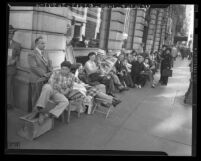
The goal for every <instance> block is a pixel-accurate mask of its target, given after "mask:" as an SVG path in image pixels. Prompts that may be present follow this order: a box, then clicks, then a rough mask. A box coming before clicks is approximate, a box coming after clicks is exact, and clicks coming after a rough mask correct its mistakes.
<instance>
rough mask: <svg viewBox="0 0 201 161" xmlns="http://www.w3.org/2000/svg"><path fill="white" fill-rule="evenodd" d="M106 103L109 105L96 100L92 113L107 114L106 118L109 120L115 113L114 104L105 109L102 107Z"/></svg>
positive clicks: (98, 99) (99, 99)
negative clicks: (110, 115) (111, 114)
mask: <svg viewBox="0 0 201 161" xmlns="http://www.w3.org/2000/svg"><path fill="white" fill-rule="evenodd" d="M104 102H105V103H107V102H106V101H105V100H104V99H101V98H94V109H93V111H92V114H94V112H95V111H96V112H99V113H102V114H105V115H106V117H105V118H108V116H109V114H110V113H111V112H113V111H114V107H113V105H112V104H109V107H104V106H102V105H101V104H102V103H104Z"/></svg>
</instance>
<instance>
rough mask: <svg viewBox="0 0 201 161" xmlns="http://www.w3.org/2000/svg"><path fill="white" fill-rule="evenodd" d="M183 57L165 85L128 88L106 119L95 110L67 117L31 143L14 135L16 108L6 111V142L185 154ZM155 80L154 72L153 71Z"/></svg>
mask: <svg viewBox="0 0 201 161" xmlns="http://www.w3.org/2000/svg"><path fill="white" fill-rule="evenodd" d="M188 64H189V62H188V61H187V60H184V61H181V58H178V59H177V60H176V62H175V66H174V68H173V77H172V78H169V83H168V85H167V86H157V87H156V88H155V89H153V88H150V87H148V86H146V87H144V88H142V89H136V88H134V89H130V90H129V91H125V92H124V93H122V94H120V95H119V97H121V99H122V100H123V102H122V103H121V104H119V105H118V106H117V108H116V110H115V112H113V113H112V114H111V115H110V117H109V118H108V119H105V116H103V115H102V114H99V113H95V114H94V115H86V114H82V115H81V118H80V119H77V118H76V115H74V117H73V115H72V118H71V122H70V124H68V125H67V124H63V123H60V122H56V123H55V129H54V130H52V131H49V132H47V133H46V134H44V135H42V136H40V137H39V138H37V139H36V140H34V141H27V140H25V139H23V138H21V137H19V136H18V135H17V130H18V129H19V128H20V126H21V123H20V122H19V119H18V117H19V116H21V115H23V113H21V111H17V110H12V111H11V110H9V111H8V142H20V148H21V149H64V150H131V151H164V152H166V153H167V154H168V155H185V156H190V155H191V148H192V108H191V106H190V105H185V104H184V103H183V99H184V94H185V92H186V91H187V89H188V86H189V78H190V70H189V67H188ZM155 78H156V80H158V79H159V75H158V74H156V76H155Z"/></svg>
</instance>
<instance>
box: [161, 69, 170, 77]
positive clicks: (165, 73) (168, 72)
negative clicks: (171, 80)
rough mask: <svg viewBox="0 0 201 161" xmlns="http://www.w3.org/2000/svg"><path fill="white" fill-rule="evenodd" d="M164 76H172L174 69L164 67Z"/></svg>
mask: <svg viewBox="0 0 201 161" xmlns="http://www.w3.org/2000/svg"><path fill="white" fill-rule="evenodd" d="M162 76H163V77H172V70H171V69H163V72H162Z"/></svg>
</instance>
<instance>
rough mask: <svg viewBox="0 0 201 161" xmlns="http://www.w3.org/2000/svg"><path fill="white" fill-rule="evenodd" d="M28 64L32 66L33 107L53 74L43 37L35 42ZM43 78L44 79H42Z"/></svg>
mask: <svg viewBox="0 0 201 161" xmlns="http://www.w3.org/2000/svg"><path fill="white" fill-rule="evenodd" d="M28 63H29V66H30V81H31V88H32V94H31V95H32V107H33V106H34V105H35V102H36V101H37V99H38V97H39V95H40V89H41V88H42V86H43V84H44V83H46V81H48V79H49V77H50V75H51V74H52V70H53V67H52V62H51V60H50V59H49V56H48V53H47V52H46V51H45V41H44V39H43V37H41V36H40V37H38V38H36V40H35V48H34V50H33V52H31V53H29V55H28ZM41 78H42V79H41ZM39 80H40V81H39Z"/></svg>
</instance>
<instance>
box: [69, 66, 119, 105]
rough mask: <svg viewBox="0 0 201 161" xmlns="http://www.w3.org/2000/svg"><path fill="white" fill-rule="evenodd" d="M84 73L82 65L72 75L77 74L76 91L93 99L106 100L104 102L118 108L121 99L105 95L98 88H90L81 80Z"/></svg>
mask: <svg viewBox="0 0 201 161" xmlns="http://www.w3.org/2000/svg"><path fill="white" fill-rule="evenodd" d="M82 72H83V68H82V66H81V65H80V64H77V66H76V67H75V68H74V69H73V70H72V73H75V77H76V78H77V79H76V80H77V81H76V82H75V83H74V89H77V90H79V91H80V92H81V93H83V94H84V95H85V96H91V97H92V98H93V97H96V98H101V99H103V100H104V102H107V103H109V104H112V105H113V106H114V107H116V106H117V105H118V104H119V103H120V102H121V101H120V100H119V99H117V98H115V97H113V96H110V95H107V94H105V93H104V92H102V91H101V90H99V89H98V88H97V87H94V86H90V85H88V84H86V83H84V82H82V80H81V79H79V75H80V73H82ZM82 78H83V77H82Z"/></svg>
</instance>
